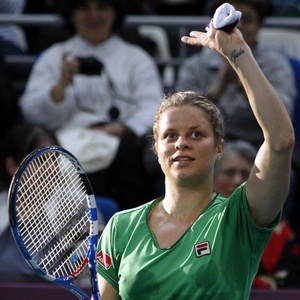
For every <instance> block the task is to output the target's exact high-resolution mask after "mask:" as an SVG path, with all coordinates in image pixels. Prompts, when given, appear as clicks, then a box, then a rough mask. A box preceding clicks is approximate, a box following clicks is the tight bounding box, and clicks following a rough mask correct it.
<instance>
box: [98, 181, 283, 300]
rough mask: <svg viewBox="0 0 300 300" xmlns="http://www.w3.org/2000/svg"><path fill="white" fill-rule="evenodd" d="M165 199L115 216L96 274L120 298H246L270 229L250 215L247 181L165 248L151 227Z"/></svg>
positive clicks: (104, 236)
mask: <svg viewBox="0 0 300 300" xmlns="http://www.w3.org/2000/svg"><path fill="white" fill-rule="evenodd" d="M161 200H162V198H158V199H156V200H153V201H151V202H149V203H147V204H145V205H143V206H140V207H138V208H135V209H130V210H125V211H121V212H118V213H117V214H115V215H114V216H113V217H112V218H111V219H110V221H109V223H108V224H107V226H106V227H105V229H104V232H103V234H102V236H101V237H100V239H99V243H98V249H97V272H98V273H99V274H100V275H101V276H103V277H104V278H105V279H106V280H107V281H108V282H109V283H110V284H111V285H112V286H114V287H115V288H116V289H117V290H118V291H119V294H120V296H121V298H122V299H124V300H127V299H130V300H135V299H136V300H141V299H147V300H150V299H153V300H154V299H155V300H167V299H170V300H174V299H176V300H181V299H182V300H193V299H201V300H205V299H209V300H213V299H218V300H227V299H228V300H234V299H236V300H242V299H248V297H249V293H250V289H251V286H252V281H253V278H254V276H255V274H256V272H257V268H258V265H259V261H260V258H261V255H262V253H263V251H264V249H265V247H266V245H267V243H268V241H269V238H270V235H271V233H272V230H274V228H275V227H276V225H277V224H278V222H279V220H280V214H279V215H278V217H277V218H276V220H275V221H274V223H273V224H272V225H271V226H270V227H269V228H261V227H258V226H256V225H255V224H254V223H253V222H252V220H251V217H250V215H249V211H248V206H247V201H246V194H245V185H243V186H241V187H239V188H237V189H236V191H235V192H234V193H233V194H232V196H231V197H230V198H228V199H225V198H223V197H221V196H219V195H217V196H216V197H215V199H214V201H213V202H212V203H211V204H210V206H209V207H207V208H206V210H205V211H204V212H203V213H202V214H201V215H200V216H199V218H198V219H197V220H196V221H195V222H194V224H193V225H192V226H191V227H190V228H189V229H188V230H187V231H186V232H185V234H184V235H183V236H182V237H181V238H180V239H179V240H178V241H177V242H176V244H174V245H173V246H171V247H169V248H164V249H161V248H160V247H159V245H158V243H157V241H156V239H155V236H154V234H153V232H152V231H151V229H150V228H149V226H148V223H147V218H148V214H149V212H150V211H151V209H152V208H153V207H154V205H156V204H157V203H158V202H159V201H161Z"/></svg>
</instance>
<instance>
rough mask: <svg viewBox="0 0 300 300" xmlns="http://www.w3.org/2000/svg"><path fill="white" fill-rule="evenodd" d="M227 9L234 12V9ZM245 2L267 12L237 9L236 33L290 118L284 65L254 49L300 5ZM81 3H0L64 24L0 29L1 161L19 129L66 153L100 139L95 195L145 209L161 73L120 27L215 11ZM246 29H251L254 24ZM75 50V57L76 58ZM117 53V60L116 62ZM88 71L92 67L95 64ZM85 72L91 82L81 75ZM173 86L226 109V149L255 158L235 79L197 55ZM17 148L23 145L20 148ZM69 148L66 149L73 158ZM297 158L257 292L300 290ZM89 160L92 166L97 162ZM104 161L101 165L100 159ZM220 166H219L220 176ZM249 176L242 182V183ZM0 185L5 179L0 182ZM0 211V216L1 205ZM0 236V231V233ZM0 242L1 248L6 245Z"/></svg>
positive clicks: (198, 6)
mask: <svg viewBox="0 0 300 300" xmlns="http://www.w3.org/2000/svg"><path fill="white" fill-rule="evenodd" d="M86 2H87V3H89V2H93V1H86ZM102 2H103V3H104V4H103V6H99V7H100V9H101V13H100V12H99V11H98V9H99V7H98V6H97V5H98V4H99V3H102ZM223 2H224V1H223ZM228 2H230V3H232V4H233V5H234V4H237V5H238V6H239V4H238V1H228ZM245 2H250V3H256V4H255V5H257V7H263V8H264V10H261V11H260V13H261V14H257V15H256V13H257V11H255V9H254V10H253V9H252V8H251V9H250V13H249V14H248V12H249V11H246V9H245V7H243V5H241V7H239V8H241V10H242V9H245V12H246V13H245V16H244V18H243V19H242V20H241V26H244V27H245V29H244V30H245V36H246V35H247V32H248V31H247V30H248V29H247V28H249V26H252V25H253V26H255V27H254V28H253V36H252V39H253V40H252V41H250V42H249V41H247V42H248V43H249V44H250V45H251V47H253V49H255V51H254V55H255V56H256V59H257V61H258V63H261V64H260V67H261V68H262V69H263V70H264V72H265V73H266V74H269V78H268V79H269V81H270V82H271V83H272V84H274V87H276V90H277V92H278V94H280V96H281V99H282V100H283V102H284V104H285V105H286V107H287V110H288V112H289V114H290V116H291V117H292V116H293V112H294V110H293V109H294V106H295V102H296V98H297V89H296V86H295V85H294V77H293V76H294V73H293V70H292V67H290V64H289V61H288V58H286V57H283V56H282V55H281V54H278V53H275V54H274V53H270V52H265V50H264V49H263V48H260V47H258V46H260V45H257V44H256V34H257V33H258V31H259V29H260V28H261V26H263V19H264V18H265V17H267V16H300V4H298V3H297V1H292V0H290V1H284V3H282V2H283V1H277V0H273V1H271V2H268V1H264V0H249V1H245ZM87 3H85V1H79V0H78V1H76V0H73V1H72V0H70V1H60V2H59V1H55V0H52V1H51V0H44V1H36V0H27V1H26V0H22V1H21V0H7V1H4V0H2V2H1V3H0V13H18V14H22V13H25V14H44V13H46V14H52V13H53V14H59V15H61V16H62V18H63V20H64V21H65V22H64V23H62V24H56V25H53V26H43V27H35V26H29V27H24V28H20V27H19V26H16V27H14V24H6V25H5V26H4V25H1V24H0V105H1V110H0V114H1V116H0V143H1V147H2V148H1V149H2V150H1V151H2V152H1V153H2V154H3V153H4V152H3V149H5V147H6V146H7V145H6V144H5V143H7V141H8V138H7V137H8V136H10V135H11V134H14V133H15V132H16V129H15V128H16V126H19V125H20V124H33V125H34V126H37V128H40V130H41V131H42V130H45V131H46V132H48V131H49V134H53V135H56V137H55V138H56V139H53V143H57V144H58V143H60V144H63V145H65V144H64V141H65V137H66V136H68V137H69V136H70V134H75V135H73V136H71V137H74V136H75V137H77V136H78V134H79V135H84V134H85V136H86V137H87V138H86V140H85V142H86V144H85V145H83V147H84V146H86V145H90V142H91V141H90V140H91V139H92V141H93V145H94V146H95V145H96V146H99V145H100V146H99V147H101V145H102V144H101V141H100V142H99V143H97V141H98V139H99V140H100V139H107V145H108V144H109V145H112V144H113V145H114V146H111V147H112V148H109V149H110V150H109V152H110V153H109V154H110V155H112V156H110V157H109V159H110V164H109V165H105V166H103V165H100V166H98V167H96V165H95V163H93V161H92V163H90V162H88V163H87V164H86V166H87V169H88V171H89V172H88V173H89V176H90V179H91V182H92V185H93V188H94V190H95V192H96V194H97V195H100V196H104V197H111V198H112V199H115V200H117V202H118V204H119V206H120V208H121V209H126V208H129V207H133V206H136V205H138V204H142V203H145V202H147V201H150V200H151V199H153V198H155V197H157V196H160V195H161V194H163V192H164V191H163V180H164V178H163V174H162V172H161V171H160V169H159V165H158V162H157V160H156V157H155V155H154V154H153V153H152V151H151V150H149V144H150V143H149V138H151V137H150V135H151V134H150V132H151V126H152V123H153V117H154V113H155V110H156V108H157V107H158V105H159V102H160V100H161V99H162V97H163V94H164V90H163V83H162V81H161V77H160V75H161V73H160V69H159V67H158V66H157V65H156V64H155V60H154V58H153V53H154V51H155V43H153V41H151V39H150V40H149V39H148V38H145V37H142V36H141V35H139V33H138V32H137V30H136V29H133V28H126V27H124V26H123V20H124V17H125V16H126V15H130V14H132V15H173V16H175V15H187V16H188V15H193V16H201V15H209V16H211V15H212V12H213V11H214V9H215V6H212V5H211V2H210V1H201V0H182V1H171V0H161V1H159V0H155V1H150V0H143V1H139V0H135V1H132V0H131V1H120V0H105V1H101V0H100V1H95V3H96V6H89V4H87ZM220 3H222V1H217V4H218V5H219V4H220ZM68 4H69V5H70V6H68ZM262 4H263V5H262ZM99 5H100V4H99ZM251 5H252V4H251ZM260 5H262V6H260ZM88 10H89V11H88ZM102 10H103V11H105V15H104V16H103V15H101V14H102ZM97 13H98V15H97ZM90 16H93V18H95V23H94V31H93V30H92V31H91V32H88V30H85V28H84V22H86V21H85V19H84V18H89V17H90ZM98 16H100V18H103V19H102V20H105V21H103V22H104V23H105V22H106V23H105V24H106V25H104V26H107V27H106V30H107V31H106V34H107V36H104V37H103V36H101V34H102V33H103V27H101V26H103V24H102V25H101V24H100V23H101V22H100V23H99V24H98V23H97V17H98ZM255 18H257V19H255ZM252 21H253V22H254V23H251V22H252ZM255 21H257V23H255ZM82 24H83V25H82ZM97 26H99V27H97ZM97 28H100V29H101V33H99V35H98V39H97V34H95V32H96V30H97ZM20 29H21V32H23V33H24V36H25V43H24V41H23V43H22V42H20V35H19V33H20V32H19V30H20ZM241 31H243V30H242V29H241ZM251 34H252V33H251V32H250V35H251ZM171 35H172V34H171ZM95 39H96V40H95ZM250 39H251V37H250ZM72 49H76V51H75V52H74V53H73V51H72ZM116 49H119V51H118V52H117V53H115V54H114V51H115V50H116ZM132 53H134V54H132ZM14 54H17V55H28V54H30V55H35V56H36V58H37V60H36V62H35V64H34V65H33V66H31V65H30V66H28V65H13V64H9V63H7V62H6V60H5V57H6V56H7V55H14ZM90 56H93V58H97V59H98V62H97V61H96V63H97V64H99V65H97V66H98V70H96V71H95V70H90V69H88V70H87V71H82V70H80V67H81V66H80V64H79V61H78V60H77V59H78V58H81V57H90ZM93 64H94V65H95V61H93ZM89 72H91V73H90V74H88V73H89ZM93 72H94V73H93ZM203 74H205V76H203ZM201 75H202V77H201ZM176 79H177V80H176V83H175V85H174V87H173V89H174V90H176V89H178V90H187V89H189V90H194V91H199V92H201V93H204V94H208V95H209V96H210V97H211V99H218V101H223V102H221V103H218V104H220V107H221V108H222V109H223V113H225V122H226V120H227V119H228V120H229V122H228V124H226V126H227V128H228V130H230V132H228V137H227V138H228V141H229V140H231V141H232V140H243V141H247V142H249V143H250V144H252V146H253V147H254V150H253V149H252V151H255V150H257V149H258V147H259V145H260V141H261V140H260V138H261V136H260V134H259V133H258V134H255V132H256V131H259V130H260V129H259V127H258V126H257V124H256V123H254V122H253V117H251V116H249V114H248V111H249V107H247V104H246V103H245V101H244V100H243V97H244V95H243V93H244V92H243V90H241V85H240V84H239V82H237V80H236V77H234V76H233V75H232V72H231V71H230V69H229V68H228V65H226V64H223V62H222V61H220V59H219V57H218V56H217V55H215V54H212V55H211V53H202V52H201V53H197V54H195V56H191V57H188V58H187V60H186V61H185V62H184V63H183V64H182V65H181V66H179V70H178V76H177V78H176ZM200 79H201V80H203V81H201V80H200ZM18 80H24V81H26V88H25V87H24V89H22V92H21V93H20V89H16V88H15V86H14V85H13V82H15V81H18ZM272 80H273V81H272ZM100 86H101V89H100V88H99V87H100ZM202 86H205V87H210V89H209V90H203V89H201V88H202ZM93 87H97V89H95V88H93ZM233 95H234V96H233ZM51 97H52V101H54V102H55V103H56V104H58V105H57V106H55V105H53V103H52V102H51V99H50V98H51ZM233 98H234V101H233ZM69 99H75V100H74V103H71V102H72V100H69ZM94 99H103V103H102V104H101V105H100V104H99V105H98V106H97V105H95V103H96V102H95V101H94ZM233 102H234V103H233ZM222 103H223V107H222ZM103 112H105V113H103ZM241 112H243V113H241ZM101 113H103V115H101ZM226 114H227V115H226ZM226 116H227V119H226ZM234 117H236V119H235V118H234ZM75 124H77V125H78V126H75ZM251 124H252V125H251ZM21 126H23V125H21ZM73 127H78V128H79V129H80V130H84V129H88V130H86V131H80V132H79V133H78V132H75V133H74V132H69V131H68V132H66V130H67V129H70V128H73ZM97 132H101V133H103V132H104V133H105V134H102V135H101V136H100V137H99V136H98V135H97ZM64 134H65V135H64ZM66 134H69V135H66ZM76 134H77V135H76ZM88 139H89V140H88ZM4 141H6V142H4ZM23 142H24V141H23V140H21V139H20V141H19V143H20V145H22V144H23ZM46 144H49V143H46ZM15 146H16V145H15ZM67 146H69V144H67ZM72 146H73V145H71V146H70V147H71V148H70V149H69V150H70V151H71V152H72ZM102 146H103V145H102ZM298 146H299V145H298ZM16 147H17V146H16ZM107 147H108V146H107ZM250 147H251V146H250ZM246 148H247V147H246ZM80 150H81V149H78V147H77V148H74V151H75V152H76V151H78V152H76V154H77V153H78V155H81V151H80ZM297 151H299V149H298V148H296V149H295V159H294V160H293V172H292V178H291V192H290V195H289V198H288V199H287V204H286V207H285V208H284V210H283V212H284V222H285V223H284V224H282V226H286V227H288V231H285V233H286V236H284V237H283V239H284V242H282V240H280V241H281V242H282V244H280V245H281V248H280V249H279V250H278V251H279V252H280V254H278V256H277V257H276V259H277V260H276V262H278V265H279V266H280V267H278V268H277V267H276V266H274V265H272V268H271V267H270V265H268V259H267V257H266V256H264V257H263V258H264V260H263V262H265V265H263V264H262V265H261V268H260V270H259V271H260V274H261V275H264V276H269V277H268V279H267V280H261V278H262V276H261V277H260V278H257V281H256V282H255V283H256V284H257V287H263V288H274V284H275V286H276V287H300V284H299V282H300V281H299V280H296V279H295V278H297V279H298V277H296V276H297V274H298V271H299V260H300V246H299V245H298V242H299V241H300V239H299V236H300V222H299V220H298V215H299V213H300V205H299V204H298V201H297V199H298V198H299V197H300V191H299V186H298V184H297V182H298V181H299V178H300V170H299V168H300V166H299V158H298V156H297V155H299V154H298V152H297ZM91 155H92V156H93V158H94V156H95V153H91ZM103 155H104V156H103V157H104V160H105V159H106V158H107V156H106V155H107V154H103ZM7 156H9V155H7ZM103 157H102V158H101V159H102V160H103ZM224 157H225V155H224ZM85 158H86V157H84V158H83V159H85ZM96 159H97V156H96ZM1 160H2V161H1V166H2V170H1V171H3V170H5V168H6V167H7V164H6V163H5V162H7V157H3V156H2V157H1ZM99 160H100V158H99V159H98V161H99ZM224 161H225V158H224ZM248 162H249V159H248ZM250 162H251V159H250ZM220 166H221V162H220V165H219V166H218V167H219V168H220ZM219 171H220V169H219ZM247 174H248V173H247ZM247 174H246V175H247ZM227 175H228V174H227ZM244 175H245V174H244ZM246 175H245V176H244V177H242V179H244V180H246V178H247V176H246ZM224 176H225V175H224ZM229 177H230V176H229ZM0 179H3V176H2V177H0ZM240 183H241V182H239V184H240ZM0 187H1V192H3V191H4V190H7V182H5V183H4V182H3V181H2V182H0ZM224 196H225V195H224ZM3 201H4V200H3ZM3 201H2V202H3ZM1 210H3V205H2V206H1ZM1 213H2V212H1ZM3 226H4V225H3ZM5 226H7V224H6V225H5ZM286 227H284V228H286ZM280 228H281V227H280ZM0 229H1V228H0ZM6 229H7V228H6ZM2 232H5V230H4V229H3V231H2ZM2 232H0V235H1V234H2ZM3 236H4V235H1V236H0V247H2V246H3V243H5V242H3ZM4 237H5V239H7V236H6V235H5V236H4ZM274 244H276V242H274ZM1 245H2V246H1ZM277 245H278V243H277ZM0 249H1V248H0ZM271 252H272V251H271ZM271 252H270V253H271ZM281 255H282V256H281ZM0 256H1V253H0ZM287 260H288V262H287ZM284 262H286V263H284ZM21 267H22V266H21ZM282 268H288V269H289V270H290V273H289V274H292V275H295V274H296V275H295V276H292V275H289V277H288V275H286V276H285V277H284V278H281V277H280V278H278V277H276V276H275V274H277V273H276V272H279V271H281V270H282ZM25 273H26V272H25ZM269 279H270V280H271V279H272V280H273V281H270V280H269ZM285 279H286V280H285ZM22 280H23V279H22ZM30 280H31V279H30ZM267 282H268V283H269V284H267ZM270 282H271V283H270Z"/></svg>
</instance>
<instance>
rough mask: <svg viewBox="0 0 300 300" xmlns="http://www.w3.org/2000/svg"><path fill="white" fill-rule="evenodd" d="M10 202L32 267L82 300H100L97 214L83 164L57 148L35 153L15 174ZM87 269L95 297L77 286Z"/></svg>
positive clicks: (18, 240)
mask: <svg viewBox="0 0 300 300" xmlns="http://www.w3.org/2000/svg"><path fill="white" fill-rule="evenodd" d="M8 201H9V214H10V226H11V229H12V233H13V236H14V239H15V241H16V244H17V246H18V248H19V249H20V251H21V253H22V255H23V257H24V259H25V260H26V261H27V262H28V264H29V266H31V268H32V269H34V270H35V271H36V272H37V273H38V274H39V275H40V276H41V277H43V278H44V279H45V280H48V281H51V282H54V283H57V284H59V285H60V286H62V287H64V288H66V289H68V290H69V291H70V292H72V293H73V294H74V295H76V296H77V297H78V298H79V299H93V300H98V299H100V296H99V290H98V284H97V276H96V248H97V240H98V217H97V208H96V202H95V197H94V195H93V191H92V188H91V185H90V182H89V180H88V177H87V175H86V173H85V171H84V170H83V168H82V167H81V165H80V164H79V162H78V160H77V159H76V158H75V157H74V156H73V155H72V154H71V153H70V152H68V151H67V150H65V149H63V148H60V147H57V146H48V147H44V148H39V149H37V150H35V151H33V152H32V153H31V154H29V155H28V156H27V157H26V158H25V159H24V160H23V162H22V163H21V164H20V166H19V168H18V170H17V171H16V173H15V175H14V177H13V179H12V182H11V185H10V189H9V196H8ZM86 266H88V268H89V273H90V282H91V297H89V296H88V295H87V294H86V293H85V292H84V291H83V290H81V289H80V288H79V287H77V286H76V285H74V284H73V283H72V282H73V280H74V279H75V278H76V277H77V276H78V275H79V274H80V273H81V272H82V271H83V270H84V269H85V267H86Z"/></svg>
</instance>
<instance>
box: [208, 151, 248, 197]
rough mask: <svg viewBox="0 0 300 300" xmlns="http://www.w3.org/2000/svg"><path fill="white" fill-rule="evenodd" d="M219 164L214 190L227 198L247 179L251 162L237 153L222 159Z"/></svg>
mask: <svg viewBox="0 0 300 300" xmlns="http://www.w3.org/2000/svg"><path fill="white" fill-rule="evenodd" d="M220 164H221V165H220V168H219V169H218V170H217V171H216V173H215V182H214V189H215V191H217V192H219V193H220V194H221V195H222V196H224V197H226V198H228V197H229V196H230V195H231V194H232V192H233V191H234V190H235V189H236V188H237V187H238V186H240V185H241V184H242V183H243V182H245V181H246V180H247V179H248V177H249V175H250V172H251V168H252V165H253V162H251V161H250V160H248V159H246V158H244V157H242V156H241V155H239V154H237V153H230V154H227V155H226V157H223V158H222V160H221V162H220Z"/></svg>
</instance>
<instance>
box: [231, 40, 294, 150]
mask: <svg viewBox="0 0 300 300" xmlns="http://www.w3.org/2000/svg"><path fill="white" fill-rule="evenodd" d="M227 59H228V61H229V62H230V64H231V65H232V67H233V68H234V70H235V71H236V72H237V74H238V76H239V78H240V80H241V82H242V84H243V86H244V89H245V92H246V94H247V96H248V100H249V103H250V105H251V108H252V110H253V113H254V115H255V117H256V119H257V121H258V123H259V125H260V126H261V128H262V131H263V134H264V137H265V140H266V141H267V142H268V143H270V145H271V146H272V147H273V148H274V149H277V150H280V149H282V148H286V147H290V145H291V144H290V143H291V136H292V132H293V128H292V124H291V121H290V118H289V115H288V113H287V111H286V109H285V107H284V105H283V103H282V101H281V99H280V98H279V96H278V94H277V93H276V91H275V89H274V88H273V87H272V85H271V84H270V83H269V81H268V80H267V79H266V77H265V76H264V74H263V73H262V71H261V69H260V68H259V66H258V64H257V62H256V61H255V60H254V58H253V55H252V52H251V50H250V48H249V47H248V45H246V44H245V43H243V44H240V45H238V46H237V47H236V49H233V50H232V51H231V52H230V53H229V55H228V56H227Z"/></svg>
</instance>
